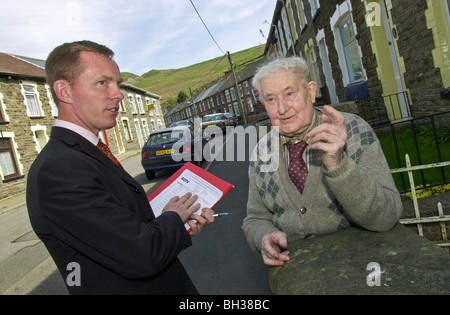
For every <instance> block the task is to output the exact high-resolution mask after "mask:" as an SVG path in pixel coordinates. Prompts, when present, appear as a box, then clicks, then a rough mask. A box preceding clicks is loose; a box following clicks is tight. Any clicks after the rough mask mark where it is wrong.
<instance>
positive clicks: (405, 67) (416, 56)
mask: <svg viewBox="0 0 450 315" xmlns="http://www.w3.org/2000/svg"><path fill="white" fill-rule="evenodd" d="M271 25H272V27H271V29H270V34H269V40H268V42H267V46H266V54H267V56H268V57H270V56H273V55H275V56H279V55H284V56H285V55H297V56H301V57H304V58H305V59H307V61H308V62H309V64H310V70H311V76H312V79H313V80H315V81H317V82H318V84H319V87H320V88H321V89H320V91H319V95H318V96H319V97H321V98H322V101H323V103H330V104H335V103H339V102H345V101H348V100H355V101H356V102H357V104H358V106H359V110H360V113H361V112H362V114H364V108H363V107H364V106H366V105H368V106H370V107H371V108H372V109H373V106H374V105H375V106H378V107H381V108H382V109H383V111H384V112H385V116H386V117H385V118H386V120H387V121H388V122H395V121H401V120H405V119H408V118H410V117H420V116H426V115H429V114H434V113H440V112H446V111H448V110H449V105H450V103H449V100H448V98H449V95H448V93H449V92H448V89H449V87H450V62H449V60H450V50H449V45H450V28H449V25H450V9H449V1H448V0H412V1H411V0H337V1H333V2H330V1H323V0H283V1H278V2H277V5H276V8H275V11H274V15H273V19H272V22H271ZM365 118H366V117H365ZM366 119H367V118H366ZM367 120H369V121H370V117H369V119H367Z"/></svg>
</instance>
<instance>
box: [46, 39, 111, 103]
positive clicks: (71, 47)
mask: <svg viewBox="0 0 450 315" xmlns="http://www.w3.org/2000/svg"><path fill="white" fill-rule="evenodd" d="M82 51H88V52H94V53H97V54H100V55H103V56H105V57H108V58H111V59H112V58H113V57H114V52H113V51H112V50H111V49H109V48H108V47H106V46H103V45H100V44H97V43H94V42H91V41H88V40H83V41H77V42H72V43H65V44H62V45H61V46H58V47H56V48H55V49H54V50H53V51H52V52H51V53H50V55H49V56H48V58H47V60H46V62H45V76H46V79H47V84H48V85H49V86H50V90H51V92H52V95H53V99H54V101H55V103H56V104H58V98H57V95H56V93H55V91H54V89H53V84H54V83H55V82H56V81H58V80H66V81H68V82H69V83H70V84H73V83H74V82H75V80H76V78H77V77H78V76H79V75H80V74H81V73H82V72H83V70H84V69H83V68H82V67H81V64H80V62H79V59H80V53H81V52H82Z"/></svg>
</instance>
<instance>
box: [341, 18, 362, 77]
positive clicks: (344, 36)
mask: <svg viewBox="0 0 450 315" xmlns="http://www.w3.org/2000/svg"><path fill="white" fill-rule="evenodd" d="M339 33H340V35H341V41H342V47H343V49H344V58H345V62H346V65H347V72H348V76H349V80H350V82H354V81H357V80H361V79H364V72H363V69H362V64H361V56H360V54H359V47H358V42H357V40H356V34H355V28H354V26H353V22H352V19H351V18H350V15H349V16H348V18H347V19H345V20H344V22H343V23H342V25H341V26H340V27H339Z"/></svg>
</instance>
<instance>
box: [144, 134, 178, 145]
mask: <svg viewBox="0 0 450 315" xmlns="http://www.w3.org/2000/svg"><path fill="white" fill-rule="evenodd" d="M180 140H186V136H185V135H184V132H183V130H171V131H166V132H158V133H152V134H151V135H150V137H149V138H148V140H147V142H146V143H145V146H146V147H153V146H158V145H163V144H170V143H175V142H177V141H180Z"/></svg>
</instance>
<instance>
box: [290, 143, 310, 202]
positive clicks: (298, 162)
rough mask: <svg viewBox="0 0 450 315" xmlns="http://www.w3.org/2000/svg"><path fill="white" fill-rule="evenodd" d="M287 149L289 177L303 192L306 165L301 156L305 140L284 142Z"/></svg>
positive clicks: (306, 173)
mask: <svg viewBox="0 0 450 315" xmlns="http://www.w3.org/2000/svg"><path fill="white" fill-rule="evenodd" d="M286 146H287V148H288V150H289V167H288V171H289V177H290V179H291V181H292V182H293V183H294V185H295V186H296V187H297V189H298V190H299V191H300V193H301V194H302V193H303V189H304V188H305V182H306V177H307V176H308V167H307V166H306V163H305V161H304V160H303V158H302V154H303V151H305V148H306V142H305V141H300V142H298V143H295V144H292V143H291V142H288V143H286Z"/></svg>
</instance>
